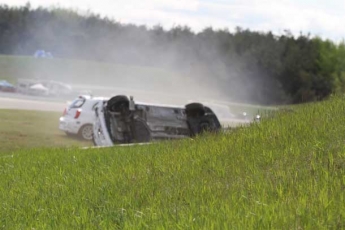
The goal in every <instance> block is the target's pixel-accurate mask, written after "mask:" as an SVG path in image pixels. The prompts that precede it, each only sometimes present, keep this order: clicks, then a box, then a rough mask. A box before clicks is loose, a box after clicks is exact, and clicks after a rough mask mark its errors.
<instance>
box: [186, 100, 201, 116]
mask: <svg viewBox="0 0 345 230" xmlns="http://www.w3.org/2000/svg"><path fill="white" fill-rule="evenodd" d="M185 108H186V114H187V117H202V116H204V115H205V107H204V105H203V104H201V103H190V104H187V105H186V106H185Z"/></svg>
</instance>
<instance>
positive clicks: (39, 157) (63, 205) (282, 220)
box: [0, 97, 345, 229]
mask: <svg viewBox="0 0 345 230" xmlns="http://www.w3.org/2000/svg"><path fill="white" fill-rule="evenodd" d="M344 114H345V105H344V98H341V97H337V98H333V99H331V100H330V101H326V102H322V103H317V104H310V105H307V106H305V107H300V108H298V109H296V110H294V111H293V112H290V113H283V112H282V113H278V114H276V115H275V116H274V117H273V118H270V119H263V120H262V121H261V122H260V123H255V124H253V125H251V126H250V127H246V128H238V129H235V130H232V131H231V132H230V133H227V134H217V135H206V136H201V137H198V138H195V139H185V140H182V141H172V142H163V143H155V144H152V145H147V146H134V147H128V148H127V147H114V148H104V149H89V150H81V149H76V148H75V149H70V148H68V149H67V148H66V149H48V148H46V149H31V150H22V151H18V152H16V154H14V155H13V156H7V157H2V158H0V173H1V177H0V223H1V225H0V228H3V229H344V228H345V201H344V188H345V176H344V175H345V147H344V140H345V125H344V124H345V116H344Z"/></svg>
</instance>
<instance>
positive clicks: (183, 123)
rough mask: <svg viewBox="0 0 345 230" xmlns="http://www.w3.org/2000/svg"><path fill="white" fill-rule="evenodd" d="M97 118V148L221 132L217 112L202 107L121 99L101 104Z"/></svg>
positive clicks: (95, 126)
mask: <svg viewBox="0 0 345 230" xmlns="http://www.w3.org/2000/svg"><path fill="white" fill-rule="evenodd" d="M95 115H96V119H95V123H94V125H93V142H94V145H95V146H112V145H116V144H127V143H145V142H150V141H154V140H162V139H177V138H186V137H193V136H195V135H197V134H200V133H202V132H205V131H207V132H214V131H219V130H220V129H221V125H220V122H219V120H218V118H217V116H216V115H215V114H214V112H213V111H212V110H211V109H210V108H209V107H207V106H204V105H202V104H200V103H190V104H187V105H186V106H184V107H183V106H182V107H181V106H170V105H156V104H148V103H140V102H135V101H134V100H133V98H132V97H131V98H130V99H129V98H128V97H127V96H124V95H118V96H114V97H112V98H111V99H110V100H108V101H105V102H103V103H99V104H98V105H97V106H96V107H95Z"/></svg>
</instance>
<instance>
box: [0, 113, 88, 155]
mask: <svg viewBox="0 0 345 230" xmlns="http://www.w3.org/2000/svg"><path fill="white" fill-rule="evenodd" d="M60 116H61V113H57V112H37V111H25V110H0V121H1V122H0V123H1V124H0V143H1V144H0V157H1V156H2V155H8V154H9V153H11V152H13V151H15V150H19V149H30V148H35V147H64V146H65V147H66V146H89V145H91V144H92V143H89V142H87V141H81V140H79V139H77V138H69V137H67V136H66V134H65V133H64V132H62V131H60V130H59V129H58V125H59V117H60Z"/></svg>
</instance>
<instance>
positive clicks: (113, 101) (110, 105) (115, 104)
mask: <svg viewBox="0 0 345 230" xmlns="http://www.w3.org/2000/svg"><path fill="white" fill-rule="evenodd" d="M122 106H124V107H128V108H129V99H128V97H127V96H125V95H118V96H115V97H112V98H110V100H109V101H108V102H107V110H109V111H110V112H119V110H121V109H120V108H121V107H122Z"/></svg>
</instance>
